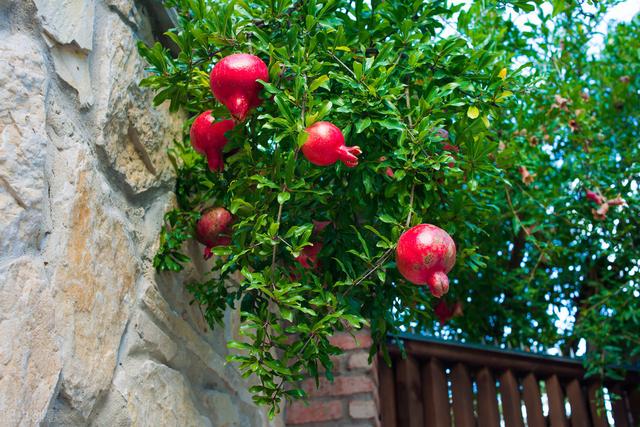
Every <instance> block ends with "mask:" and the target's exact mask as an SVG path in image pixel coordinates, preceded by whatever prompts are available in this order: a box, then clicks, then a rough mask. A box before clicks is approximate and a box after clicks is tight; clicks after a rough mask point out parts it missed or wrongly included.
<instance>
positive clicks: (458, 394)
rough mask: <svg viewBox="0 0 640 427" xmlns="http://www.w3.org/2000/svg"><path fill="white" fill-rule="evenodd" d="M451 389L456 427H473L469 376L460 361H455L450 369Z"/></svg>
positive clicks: (471, 393) (471, 391)
mask: <svg viewBox="0 0 640 427" xmlns="http://www.w3.org/2000/svg"><path fill="white" fill-rule="evenodd" d="M451 391H452V394H453V417H454V419H455V423H456V427H475V424H476V420H475V417H474V415H473V389H472V385H471V377H470V376H469V371H468V370H467V367H466V366H465V365H463V364H462V363H457V364H456V365H455V366H454V367H453V369H452V371H451Z"/></svg>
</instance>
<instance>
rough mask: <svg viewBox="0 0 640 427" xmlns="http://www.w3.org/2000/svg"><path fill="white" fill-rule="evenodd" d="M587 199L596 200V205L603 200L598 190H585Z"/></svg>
mask: <svg viewBox="0 0 640 427" xmlns="http://www.w3.org/2000/svg"><path fill="white" fill-rule="evenodd" d="M586 197H587V199H589V200H591V201H593V202H596V203H597V204H598V205H601V204H603V203H604V202H605V199H604V197H602V195H601V194H600V193H599V192H595V191H591V190H587V195H586Z"/></svg>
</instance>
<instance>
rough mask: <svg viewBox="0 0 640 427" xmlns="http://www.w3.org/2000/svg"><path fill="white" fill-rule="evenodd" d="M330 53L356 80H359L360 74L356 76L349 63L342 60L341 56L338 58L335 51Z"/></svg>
mask: <svg viewBox="0 0 640 427" xmlns="http://www.w3.org/2000/svg"><path fill="white" fill-rule="evenodd" d="M329 55H331V57H332V58H333V59H335V60H336V61H338V63H339V64H340V65H342V66H343V67H344V69H345V70H347V71H348V72H349V73H350V74H351V75H352V76H353V78H354V80H356V81H358V76H356V73H354V72H353V70H352V69H351V68H349V67H347V65H346V64H345V63H344V62H342V61H341V60H340V58H338V57H337V56H336V55H335V54H334V53H333V52H329Z"/></svg>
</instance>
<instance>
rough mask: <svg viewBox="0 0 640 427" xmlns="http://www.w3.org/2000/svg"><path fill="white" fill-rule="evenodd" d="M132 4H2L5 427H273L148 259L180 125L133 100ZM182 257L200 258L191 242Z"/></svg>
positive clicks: (169, 201) (141, 95) (0, 408)
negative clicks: (189, 254) (169, 154)
mask: <svg viewBox="0 0 640 427" xmlns="http://www.w3.org/2000/svg"><path fill="white" fill-rule="evenodd" d="M141 4H142V2H140V3H137V2H134V1H133V0H55V1H54V0H29V1H24V2H21V1H16V0H6V1H5V2H2V1H0V414H2V415H1V421H0V424H1V425H2V426H5V425H6V426H31V425H51V426H105V427H106V426H109V427H112V426H123V427H124V426H132V425H141V426H164V425H169V426H171V425H175V426H178V425H179V426H212V427H217V426H229V427H230V426H243V427H244V426H267V425H282V420H281V419H277V420H275V421H273V422H270V421H269V420H268V418H267V416H266V412H265V410H264V409H263V408H257V407H256V406H255V405H254V404H253V402H252V400H251V396H250V394H249V393H248V391H247V387H248V385H250V383H251V382H250V381H246V380H245V379H243V378H242V377H241V376H240V374H239V373H238V371H237V370H236V369H235V368H234V367H233V366H232V365H227V364H226V363H225V356H226V352H227V350H226V347H225V343H226V340H227V339H229V338H230V337H232V336H234V335H235V334H236V331H235V330H234V328H236V327H237V326H238V319H237V313H234V312H231V311H229V312H228V313H227V314H226V315H225V318H226V320H227V322H226V327H225V328H218V329H216V330H213V331H212V330H210V328H209V327H208V326H207V325H206V322H205V321H204V319H203V317H202V314H201V312H200V310H199V309H198V308H197V306H194V305H192V304H190V302H191V296H190V295H188V294H187V292H186V291H185V286H184V283H185V282H186V281H189V280H192V279H195V278H197V277H199V276H200V275H201V274H202V273H203V272H204V270H205V267H204V265H201V264H196V265H194V266H193V267H192V268H191V270H189V271H186V272H183V273H181V274H156V273H155V272H154V270H153V268H152V266H151V260H152V257H153V254H154V253H155V250H156V249H157V246H158V232H159V230H160V226H161V224H162V220H163V215H164V212H166V211H167V209H169V208H170V207H171V206H172V205H173V204H174V203H175V202H174V196H173V194H172V193H171V189H172V188H173V179H174V177H173V175H172V169H171V167H170V166H169V162H168V159H167V157H166V149H167V147H168V145H169V144H170V143H171V142H172V141H173V140H174V139H175V138H177V137H179V136H180V134H181V132H182V124H183V117H180V116H179V115H174V114H171V115H170V114H169V113H168V110H167V107H166V106H160V107H159V108H154V107H153V106H152V98H153V95H152V94H151V93H149V92H147V91H144V90H142V89H140V88H139V86H138V82H139V81H140V79H141V78H142V77H143V76H144V67H145V64H144V63H143V62H142V60H141V59H140V58H139V56H138V54H137V50H136V42H137V41H138V39H139V38H140V37H142V38H145V41H146V42H152V41H153V40H151V39H150V37H151V34H153V33H161V32H162V31H161V30H160V31H158V29H155V30H154V31H152V24H151V23H152V20H150V19H149V18H148V17H146V16H145V12H144V10H145V9H144V8H143V7H142V6H141ZM189 250H191V251H193V253H194V254H200V253H201V248H199V247H198V246H197V244H196V243H192V244H191V246H190V248H189Z"/></svg>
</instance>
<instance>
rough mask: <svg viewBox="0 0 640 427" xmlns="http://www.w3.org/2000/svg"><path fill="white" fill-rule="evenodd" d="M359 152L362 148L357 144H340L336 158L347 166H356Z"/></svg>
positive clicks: (360, 152)
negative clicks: (351, 145) (348, 145)
mask: <svg viewBox="0 0 640 427" xmlns="http://www.w3.org/2000/svg"><path fill="white" fill-rule="evenodd" d="M360 154H362V150H361V149H360V147H358V146H357V145H356V146H353V147H347V146H346V145H341V146H340V147H339V148H338V159H339V160H340V161H341V162H342V163H344V164H345V166H347V167H348V168H353V167H356V166H358V156H359V155H360Z"/></svg>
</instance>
